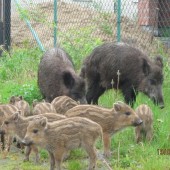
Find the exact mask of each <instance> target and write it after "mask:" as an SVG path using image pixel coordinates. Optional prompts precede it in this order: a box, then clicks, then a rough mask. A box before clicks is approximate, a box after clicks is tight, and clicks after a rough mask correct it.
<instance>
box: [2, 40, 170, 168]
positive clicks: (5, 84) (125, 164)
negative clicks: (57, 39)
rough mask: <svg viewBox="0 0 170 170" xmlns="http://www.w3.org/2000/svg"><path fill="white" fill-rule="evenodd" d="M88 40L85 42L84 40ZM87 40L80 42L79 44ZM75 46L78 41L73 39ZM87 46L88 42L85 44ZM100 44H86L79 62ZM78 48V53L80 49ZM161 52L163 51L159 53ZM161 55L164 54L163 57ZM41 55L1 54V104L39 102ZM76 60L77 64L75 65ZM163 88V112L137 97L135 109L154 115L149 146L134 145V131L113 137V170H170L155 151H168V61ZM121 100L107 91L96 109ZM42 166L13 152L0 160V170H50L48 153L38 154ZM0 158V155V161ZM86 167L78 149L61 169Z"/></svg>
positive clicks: (33, 51) (100, 165) (167, 160)
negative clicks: (142, 106) (148, 109)
mask: <svg viewBox="0 0 170 170" xmlns="http://www.w3.org/2000/svg"><path fill="white" fill-rule="evenodd" d="M86 40H87V39H86ZM86 40H81V42H80V44H81V43H82V41H83V42H85V41H86ZM76 41H77V42H78V39H77V38H76ZM86 43H87V42H86ZM98 43H99V44H100V40H96V42H95V43H93V44H92V42H89V44H88V43H87V44H86V46H87V49H88V50H84V51H82V53H80V55H81V56H80V58H81V60H82V59H83V58H84V57H86V54H88V53H89V52H90V51H91V50H92V49H93V48H94V47H95V46H96V45H97V44H98ZM80 44H77V47H78V48H77V49H80V50H81V48H79V45H80ZM64 45H65V46H64V47H65V48H66V49H67V51H68V52H69V51H71V49H72V48H71V46H70V44H69V42H67V43H65V44H64ZM160 51H161V52H162V50H160ZM70 53H71V54H72V55H73V56H74V57H73V62H74V63H76V68H77V69H79V67H80V64H81V60H80V59H76V54H77V53H76V52H75V50H74V49H73V51H71V52H70ZM163 55H164V54H163ZM41 56H42V52H41V51H39V50H38V49H36V48H35V49H34V48H32V49H27V48H23V49H17V48H14V49H13V50H12V51H11V54H10V56H9V54H8V53H4V55H3V57H1V58H0V102H1V103H8V101H9V98H10V97H11V96H12V95H22V96H24V98H25V99H26V100H27V101H28V102H29V103H32V100H33V99H38V100H40V99H41V98H42V96H41V94H40V92H39V89H38V87H37V68H38V63H39V61H40V58H41ZM76 60H78V61H77V62H76ZM164 60H165V62H164V84H163V93H164V101H165V108H164V109H160V108H159V107H158V106H155V105H154V104H153V103H152V101H151V100H150V99H149V98H148V97H147V96H145V95H143V94H141V93H139V95H138V96H137V101H136V103H135V106H134V107H135V108H136V107H137V106H138V105H139V104H141V103H146V104H148V105H149V106H150V107H151V109H152V110H153V113H154V138H153V141H152V142H151V143H150V144H149V143H147V142H143V143H140V144H136V143H135V136H134V128H133V127H129V128H126V129H125V130H123V131H121V132H119V133H117V134H115V135H114V136H113V137H112V143H111V150H112V151H113V155H112V157H111V158H109V159H108V160H107V161H108V163H109V164H110V166H111V167H112V168H113V169H116V170H117V169H118V170H136V169H139V170H140V169H141V170H168V169H170V155H158V151H157V150H158V149H163V148H164V149H170V137H169V134H170V123H169V122H170V96H169V95H170V86H169V84H170V66H169V63H168V62H167V58H166V56H165V58H164ZM118 100H121V101H123V96H122V94H121V92H115V91H114V90H109V91H107V92H106V93H105V94H104V95H102V96H101V97H100V100H99V105H102V106H103V107H107V108H111V107H112V106H113V103H114V102H116V101H118ZM96 147H97V149H98V151H99V152H100V153H102V147H103V145H102V142H101V140H99V141H98V142H97V144H96ZM40 155H41V164H38V165H36V164H35V163H34V161H33V160H34V155H32V156H31V161H30V162H23V161H22V159H23V154H21V153H20V152H19V151H14V150H12V151H11V152H10V153H9V155H8V157H7V158H6V159H0V169H5V170H46V169H49V161H48V153H47V152H46V151H44V150H41V152H40ZM1 156H2V154H1V153H0V157H1ZM87 166H88V159H87V155H86V153H85V152H84V151H83V150H80V149H77V150H74V151H72V152H71V155H70V157H69V159H68V160H66V161H65V162H64V163H63V165H62V167H63V169H68V170H85V169H87ZM97 167H98V168H97V169H98V170H99V169H100V170H105V169H107V168H106V166H105V165H104V164H103V162H102V161H101V160H98V161H97Z"/></svg>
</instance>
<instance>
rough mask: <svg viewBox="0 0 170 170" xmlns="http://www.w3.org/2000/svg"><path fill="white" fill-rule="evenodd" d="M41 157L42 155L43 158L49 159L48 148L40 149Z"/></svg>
mask: <svg viewBox="0 0 170 170" xmlns="http://www.w3.org/2000/svg"><path fill="white" fill-rule="evenodd" d="M40 157H41V158H42V159H47V158H49V156H48V152H47V151H46V150H44V149H42V150H41V151H40Z"/></svg>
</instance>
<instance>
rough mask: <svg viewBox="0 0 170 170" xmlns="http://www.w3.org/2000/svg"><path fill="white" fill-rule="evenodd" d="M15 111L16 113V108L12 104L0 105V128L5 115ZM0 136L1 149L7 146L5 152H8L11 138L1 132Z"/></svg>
mask: <svg viewBox="0 0 170 170" xmlns="http://www.w3.org/2000/svg"><path fill="white" fill-rule="evenodd" d="M16 111H18V108H17V107H15V106H14V105H12V104H1V105H0V126H2V124H3V122H4V120H5V117H6V116H7V115H12V114H13V113H15V112H16ZM0 134H1V143H2V149H5V145H6V146H7V150H8V151H9V150H10V146H11V140H12V137H11V136H8V135H5V134H4V131H3V130H0ZM5 138H6V139H7V144H5Z"/></svg>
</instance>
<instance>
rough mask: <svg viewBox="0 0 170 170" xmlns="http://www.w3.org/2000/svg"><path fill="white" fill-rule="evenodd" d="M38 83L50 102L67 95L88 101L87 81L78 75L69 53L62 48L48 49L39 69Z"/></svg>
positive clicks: (82, 101) (84, 101)
mask: <svg viewBox="0 0 170 170" xmlns="http://www.w3.org/2000/svg"><path fill="white" fill-rule="evenodd" d="M38 85H39V88H40V91H41V93H42V95H43V96H44V97H45V99H46V100H47V101H48V102H51V101H52V100H53V99H54V98H55V97H57V96H62V95H66V96H69V97H71V98H72V99H74V100H76V101H80V103H86V99H85V82H84V80H83V79H82V78H81V77H79V76H78V75H76V73H75V70H74V67H73V64H72V62H71V60H70V57H69V55H68V54H67V53H66V52H65V51H64V50H62V49H60V48H53V49H50V50H48V51H47V52H46V53H45V54H44V56H43V57H42V59H41V61H40V64H39V69H38Z"/></svg>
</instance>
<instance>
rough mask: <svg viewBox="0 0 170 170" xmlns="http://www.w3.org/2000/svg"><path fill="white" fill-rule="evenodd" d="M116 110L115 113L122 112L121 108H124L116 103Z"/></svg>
mask: <svg viewBox="0 0 170 170" xmlns="http://www.w3.org/2000/svg"><path fill="white" fill-rule="evenodd" d="M113 106H114V109H115V111H117V112H118V111H120V110H121V108H122V106H121V104H120V103H114V105H113Z"/></svg>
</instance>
